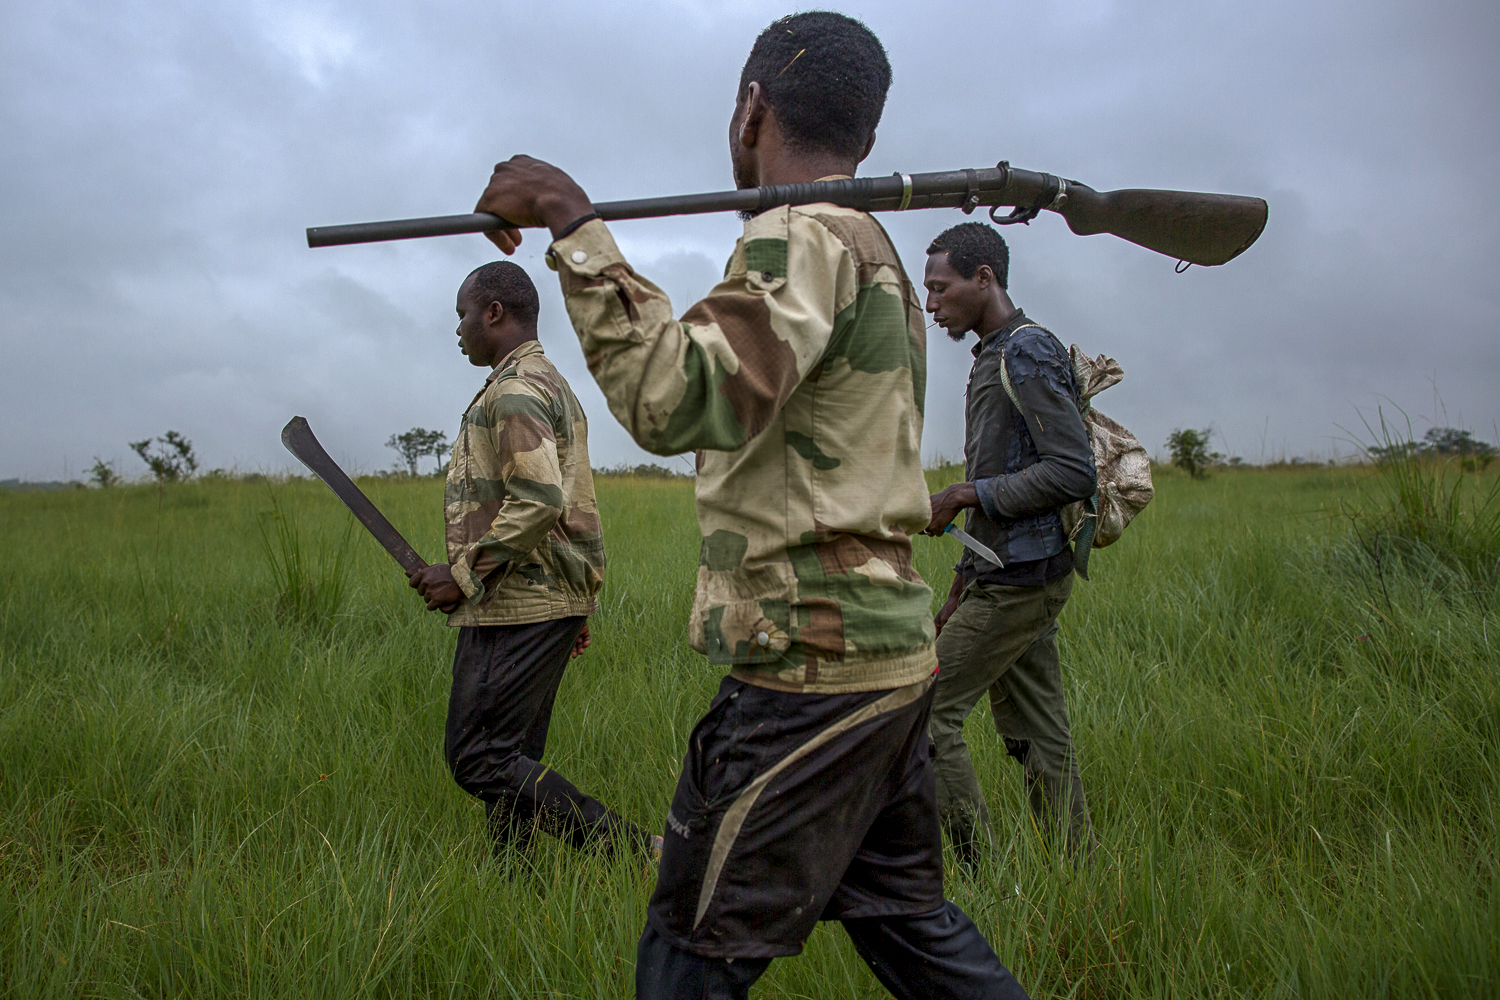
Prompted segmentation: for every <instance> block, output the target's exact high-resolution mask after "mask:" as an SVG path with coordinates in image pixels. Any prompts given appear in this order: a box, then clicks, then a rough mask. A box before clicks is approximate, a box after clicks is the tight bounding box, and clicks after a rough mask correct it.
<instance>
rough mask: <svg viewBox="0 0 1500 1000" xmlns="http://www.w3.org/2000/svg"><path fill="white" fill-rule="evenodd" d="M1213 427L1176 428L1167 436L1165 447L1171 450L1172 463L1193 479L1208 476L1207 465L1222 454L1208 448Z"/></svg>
mask: <svg viewBox="0 0 1500 1000" xmlns="http://www.w3.org/2000/svg"><path fill="white" fill-rule="evenodd" d="M1212 433H1213V428H1205V429H1204V430H1201V431H1195V430H1192V429H1191V428H1190V429H1188V430H1183V429H1182V428H1180V427H1179V428H1177V429H1176V430H1174V431H1173V432H1172V433H1171V434H1170V435H1169V436H1168V437H1167V448H1169V449H1170V450H1171V452H1172V464H1173V465H1175V466H1177V467H1178V468H1179V469H1182V470H1184V471H1185V472H1187V474H1188V475H1190V476H1192V477H1193V478H1194V479H1204V478H1207V476H1208V467H1209V466H1210V465H1212V464H1213V463H1215V462H1218V461H1221V460H1222V459H1223V458H1224V456H1223V455H1221V454H1219V453H1218V452H1216V451H1209V450H1208V439H1209V435H1211V434H1212Z"/></svg>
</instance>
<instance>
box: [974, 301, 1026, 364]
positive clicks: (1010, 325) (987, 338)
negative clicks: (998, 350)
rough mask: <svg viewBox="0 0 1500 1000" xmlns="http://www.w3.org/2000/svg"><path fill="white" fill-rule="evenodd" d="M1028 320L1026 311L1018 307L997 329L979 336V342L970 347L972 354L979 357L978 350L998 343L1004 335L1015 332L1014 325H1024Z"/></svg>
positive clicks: (1007, 335)
mask: <svg viewBox="0 0 1500 1000" xmlns="http://www.w3.org/2000/svg"><path fill="white" fill-rule="evenodd" d="M1030 322H1031V320H1029V319H1027V318H1026V313H1025V312H1024V311H1022V310H1020V309H1017V310H1016V314H1015V315H1014V316H1012V317H1011V318H1010V319H1009V320H1007V321H1006V323H1005V325H1004V326H1002V327H1001V328H1000V329H998V330H991V331H990V332H989V333H987V334H985V335H984V336H983V337H980V338H979V343H977V344H975V345H974V346H973V347H972V348H971V350H972V351H973V352H974V356H975V357H976V358H977V357H979V352H980V351H983V350H984V349H985V348H986V347H989V346H990V345H991V344H996V343H999V342H1000V341H1002V340H1004V339H1005V338H1006V337H1009V336H1010V335H1011V334H1012V333H1015V332H1016V327H1019V326H1025V325H1026V324H1027V323H1030Z"/></svg>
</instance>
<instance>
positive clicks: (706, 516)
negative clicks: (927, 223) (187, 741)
mask: <svg viewBox="0 0 1500 1000" xmlns="http://www.w3.org/2000/svg"><path fill="white" fill-rule="evenodd" d="M889 84H890V66H889V64H888V63H887V61H886V58H885V53H884V50H883V49H882V48H881V46H880V43H879V41H878V40H877V39H876V38H875V36H874V35H872V34H871V33H870V32H869V30H868V29H867V28H865V27H864V25H862V24H860V23H859V22H857V21H854V20H852V19H850V18H847V17H844V16H842V15H839V14H832V13H809V14H798V15H794V16H791V17H787V18H783V19H782V20H780V21H777V22H776V23H774V24H772V25H771V26H770V27H769V28H767V29H766V30H765V31H764V32H763V33H762V34H761V35H760V37H759V38H758V39H757V40H756V42H755V46H754V48H753V49H752V51H751V54H750V58H749V60H748V61H747V62H746V64H745V68H744V70H743V72H742V74H741V80H740V87H739V90H738V93H737V94H736V102H735V108H734V114H733V116H732V119H731V121H730V128H729V138H730V158H731V162H732V164H733V167H734V176H735V182H736V184H737V185H738V186H739V187H740V188H742V189H746V190H748V189H752V188H755V187H758V186H761V185H797V184H804V183H810V182H815V181H818V180H820V179H825V178H847V177H851V176H852V175H853V173H854V171H855V169H856V167H857V165H858V164H859V162H860V161H861V160H862V159H864V157H865V155H866V154H868V153H869V151H870V148H871V146H872V145H873V144H874V140H875V134H874V133H875V125H876V123H877V122H878V121H879V118H880V113H881V110H882V108H883V106H884V103H885V94H886V90H887V88H888V86H889ZM478 207H479V209H480V210H481V211H482V212H488V213H492V214H495V215H498V216H501V217H503V218H505V219H508V220H511V221H512V222H514V223H515V224H516V225H517V226H520V227H528V226H545V227H546V228H548V229H549V230H551V233H552V236H553V240H554V242H553V244H552V246H551V248H550V249H549V251H548V253H549V256H550V258H551V263H552V264H553V265H555V266H556V268H557V271H558V277H559V278H560V279H561V282H562V290H563V296H564V298H565V300H566V303H567V308H568V315H569V317H570V318H571V319H572V321H573V326H574V329H575V330H576V331H577V333H578V337H579V341H580V343H581V344H582V347H583V352H584V357H585V359H586V360H587V362H588V365H589V369H590V371H591V372H592V373H593V375H594V378H595V379H596V381H597V382H598V383H599V387H600V388H601V389H602V390H603V392H604V395H605V398H606V399H607V400H608V402H609V406H610V410H611V412H612V413H614V415H615V417H616V418H617V419H618V420H619V421H620V422H621V423H622V424H623V425H624V426H625V427H626V429H627V430H629V431H630V433H631V435H632V436H633V437H634V438H635V440H636V441H637V442H638V443H639V444H641V445H642V446H643V447H645V448H647V449H648V450H650V451H653V452H656V453H658V454H674V453H677V452H681V451H686V450H695V451H697V452H698V463H699V469H698V480H697V500H698V519H699V525H700V529H701V531H702V535H703V543H702V549H701V558H700V567H699V572H698V587H697V594H696V597H695V601H694V608H693V616H692V620H691V621H690V623H689V635H690V638H691V641H692V645H693V646H694V648H696V649H697V650H698V651H700V652H702V653H704V654H706V655H707V656H708V658H709V662H710V663H712V664H714V665H717V666H720V667H721V668H728V671H729V674H728V676H726V677H725V678H724V680H723V681H722V683H721V685H720V687H719V692H718V695H717V696H716V697H715V698H714V700H713V703H712V704H711V705H710V706H709V707H708V710H707V712H706V714H705V715H704V716H703V718H702V719H701V720H700V721H699V723H698V724H697V726H696V727H695V728H694V730H693V732H692V734H691V736H690V737H689V739H688V746H687V760H686V761H685V762H684V765H683V770H682V774H681V777H680V778H679V780H678V785H677V791H676V794H675V795H674V797H673V800H672V806H671V809H670V811H669V812H668V814H667V831H666V845H665V850H664V853H663V855H662V861H661V869H660V873H659V876H658V880H657V885H656V891H655V893H654V894H653V895H652V898H651V903H650V905H649V907H648V910H647V913H648V916H647V926H646V929H645V931H644V933H643V934H642V936H641V940H640V944H639V948H638V953H637V960H636V985H637V995H638V996H639V997H641V998H643V1000H649V998H658V997H662V998H665V997H679V996H700V997H726V998H727V997H744V996H746V995H747V992H748V990H749V987H750V984H751V983H753V982H754V981H755V979H756V978H757V977H759V975H760V974H761V972H763V971H764V970H765V968H766V967H767V965H769V963H770V961H771V959H773V958H775V957H777V956H785V955H795V954H797V953H798V952H799V951H801V949H802V946H803V942H804V941H805V940H806V938H807V936H808V934H810V933H811V931H812V929H813V927H814V926H815V925H816V924H817V922H818V921H819V920H838V921H841V922H842V924H843V926H844V928H845V929H846V930H847V931H848V933H849V935H850V937H851V939H852V940H853V942H854V944H855V947H856V948H857V949H858V950H859V952H860V954H861V955H862V956H863V957H864V959H865V960H866V962H868V963H869V965H870V967H871V969H872V971H874V973H875V974H876V975H877V976H878V977H879V978H880V979H881V981H882V982H884V983H885V984H886V986H887V988H889V989H890V990H891V992H892V993H894V994H895V995H896V996H898V997H914V996H923V997H934V998H940V997H952V998H958V997H965V998H967V997H979V996H983V997H996V998H1009V1000H1014V998H1021V997H1024V996H1025V995H1026V994H1025V992H1024V990H1022V989H1021V987H1020V985H1019V984H1018V983H1017V982H1016V981H1015V979H1014V978H1013V977H1012V976H1011V974H1010V973H1009V972H1008V971H1007V970H1006V969H1005V967H1004V966H1003V965H1001V963H1000V961H999V960H998V959H997V958H996V956H995V954H994V952H993V951H991V949H990V947H989V945H988V944H987V943H986V942H985V940H984V938H983V937H982V936H981V935H980V933H979V931H978V929H976V928H975V926H974V924H973V923H972V922H971V921H970V920H969V918H968V917H967V916H965V915H964V914H963V912H962V911H960V910H959V909H958V908H957V907H956V906H954V905H953V904H952V903H950V902H948V901H946V900H945V899H944V898H943V880H942V835H941V831H940V829H939V825H938V816H937V804H936V800H935V786H934V780H933V772H932V764H931V760H930V759H929V757H928V751H927V747H928V740H927V734H926V728H927V717H928V712H929V706H930V704H931V698H932V678H933V671H934V669H935V667H936V665H937V659H936V656H935V654H934V652H933V645H932V639H933V632H932V623H931V618H930V612H929V603H930V600H931V591H930V590H929V589H928V588H927V586H926V585H925V584H924V583H923V582H922V580H921V578H920V577H919V576H918V575H917V573H916V571H915V570H914V569H913V568H912V561H911V536H912V535H913V534H915V533H916V532H918V531H920V530H922V529H923V528H925V527H926V526H927V523H928V521H929V518H930V508H929V504H928V501H927V489H926V482H925V480H924V478H923V474H922V466H921V432H922V401H923V393H924V385H925V370H926V364H925V354H926V334H925V325H926V324H925V322H924V318H923V315H922V307H921V300H920V298H919V296H918V294H917V292H916V290H915V289H914V288H913V286H912V283H911V281H910V279H909V278H908V277H907V275H906V272H905V271H904V270H903V268H902V266H901V261H900V259H899V258H898V257H897V255H896V251H895V247H894V246H892V244H891V241H890V239H889V238H888V237H887V236H886V234H885V231H884V230H883V229H881V227H880V225H879V224H878V223H877V222H876V221H875V220H874V219H873V218H872V217H871V216H870V215H868V214H866V213H864V212H861V211H857V210H853V209H850V208H842V207H838V206H837V205H834V204H829V203H820V204H811V205H806V206H802V207H796V208H793V207H787V206H785V205H783V206H781V207H775V208H770V209H768V210H766V211H763V212H760V213H759V214H757V215H755V216H754V217H752V218H750V219H748V221H746V223H745V230H744V235H743V237H742V238H741V239H740V241H739V242H738V244H737V245H736V246H735V248H734V252H733V254H732V255H731V257H730V260H729V265H728V267H727V269H726V274H725V278H724V280H723V281H722V282H721V283H720V284H719V285H717V286H716V287H715V288H714V289H713V290H712V291H710V292H709V294H708V296H707V297H706V298H704V299H703V300H702V301H700V302H698V303H697V304H696V305H694V306H692V307H691V308H689V309H688V310H687V312H686V313H684V314H683V315H682V317H681V319H676V318H674V312H673V309H672V304H671V303H670V302H669V301H668V299H667V297H666V295H665V294H663V293H662V292H661V291H660V290H659V289H658V288H657V287H656V286H655V285H653V284H651V283H650V282H649V281H647V280H646V279H645V278H644V277H642V276H641V275H639V274H637V273H636V271H635V270H634V269H633V268H632V267H631V266H630V264H629V263H627V262H626V260H625V258H624V256H623V255H622V254H621V253H620V250H619V249H618V247H617V246H616V245H615V242H614V240H613V238H612V237H611V235H610V232H609V229H608V228H607V227H606V226H605V224H604V223H603V222H602V221H600V220H599V219H598V218H597V216H596V212H595V206H594V205H593V204H592V203H591V202H590V201H589V198H588V196H587V195H586V194H585V193H584V191H583V189H582V188H580V187H579V186H578V185H577V184H576V183H575V182H574V181H573V180H572V179H571V178H569V177H568V176H567V175H566V174H565V173H563V172H562V171H560V170H558V169H557V168H555V167H552V166H550V165H548V164H545V163H542V162H540V161H537V160H534V159H530V158H528V157H516V158H514V159H511V160H509V161H507V162H505V163H502V164H500V165H499V166H497V167H496V168H495V172H494V176H493V177H492V178H491V180H490V185H489V187H488V188H487V189H486V191H485V193H484V196H483V197H482V198H481V199H480V202H479V206H478ZM752 207H754V206H752ZM489 235H490V238H491V239H492V240H494V242H495V244H496V245H497V246H499V247H500V248H501V249H502V250H506V251H512V250H514V249H515V247H516V246H517V245H518V244H519V242H520V233H519V232H517V231H516V230H498V231H495V232H492V233H490V234H489Z"/></svg>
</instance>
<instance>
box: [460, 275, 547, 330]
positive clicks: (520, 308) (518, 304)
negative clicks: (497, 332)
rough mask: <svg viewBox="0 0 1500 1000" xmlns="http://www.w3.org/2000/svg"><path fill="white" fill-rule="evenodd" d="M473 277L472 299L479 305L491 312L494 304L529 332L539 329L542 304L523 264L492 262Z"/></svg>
mask: <svg viewBox="0 0 1500 1000" xmlns="http://www.w3.org/2000/svg"><path fill="white" fill-rule="evenodd" d="M469 277H470V278H473V279H474V288H473V291H472V292H471V293H470V295H471V296H472V297H473V299H474V304H475V305H477V306H478V307H479V308H481V309H488V308H489V305H490V303H491V302H499V303H500V305H501V307H503V308H504V309H505V311H506V312H508V313H510V314H511V315H512V316H514V317H515V318H516V322H518V323H520V324H521V326H523V327H524V328H526V329H528V330H535V329H536V317H537V314H538V313H539V312H541V300H539V299H538V298H537V294H536V285H533V284H532V283H531V275H529V274H527V273H526V271H525V270H524V269H522V268H521V266H520V265H519V264H512V263H511V262H510V261H508V260H496V261H491V262H490V263H488V264H483V265H481V266H479V267H476V268H475V269H474V270H473V271H472V272H470V274H469Z"/></svg>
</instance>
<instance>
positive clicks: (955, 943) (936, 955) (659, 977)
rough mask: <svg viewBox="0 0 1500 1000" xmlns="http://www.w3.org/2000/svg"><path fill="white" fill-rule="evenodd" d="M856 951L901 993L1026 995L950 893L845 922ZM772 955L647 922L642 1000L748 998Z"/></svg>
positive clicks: (920, 996) (639, 961)
mask: <svg viewBox="0 0 1500 1000" xmlns="http://www.w3.org/2000/svg"><path fill="white" fill-rule="evenodd" d="M843 925H844V930H845V931H846V932H848V934H849V937H850V938H851V939H852V940H853V941H854V948H855V950H856V951H858V952H859V957H860V958H863V959H864V960H865V963H866V964H867V965H869V967H870V971H871V972H873V973H875V977H876V978H877V979H879V980H880V982H881V984H882V985H884V986H885V988H886V989H888V990H890V991H891V995H892V996H893V997H895V998H896V1000H981V998H983V1000H1027V994H1026V991H1025V990H1024V989H1022V988H1021V984H1020V983H1018V982H1016V980H1015V977H1014V976H1012V975H1011V974H1010V972H1009V971H1007V970H1006V968H1005V966H1003V965H1001V964H1000V963H999V962H998V961H997V960H996V959H995V953H994V952H993V951H991V950H990V946H989V943H988V942H987V941H985V939H984V935H982V934H980V933H979V928H977V927H975V926H974V922H973V921H972V920H970V919H969V918H968V917H967V916H965V915H964V912H963V911H962V910H960V909H959V908H958V907H956V906H954V905H953V904H952V903H950V902H948V901H947V900H944V901H943V905H942V906H940V907H938V908H937V909H936V910H933V911H932V912H931V913H922V914H918V915H916V916H910V917H865V918H863V919H860V920H845V921H843ZM770 964H771V959H769V958H736V959H724V958H706V957H704V956H702V955H695V954H693V953H692V952H690V951H685V950H683V949H681V948H676V947H673V945H672V943H671V942H670V941H668V940H667V939H666V938H665V937H663V936H662V935H661V934H660V933H659V932H658V931H657V930H656V929H655V928H654V927H652V926H651V925H650V924H647V925H646V932H645V933H644V934H642V935H641V941H640V944H639V945H638V946H637V948H636V956H635V995H636V998H637V1000H658V998H660V1000H678V998H688V997H691V998H693V1000H699V998H702V1000H746V998H747V997H749V995H750V986H751V984H752V983H754V982H755V981H756V980H757V979H759V978H760V977H761V974H762V973H764V972H765V971H766V968H767V967H768V966H770Z"/></svg>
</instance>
